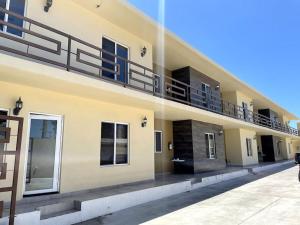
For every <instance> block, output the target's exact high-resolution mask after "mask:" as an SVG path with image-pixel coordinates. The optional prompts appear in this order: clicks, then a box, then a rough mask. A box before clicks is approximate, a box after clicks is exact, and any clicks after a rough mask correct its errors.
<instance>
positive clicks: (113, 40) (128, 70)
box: [101, 35, 130, 84]
mask: <svg viewBox="0 0 300 225" xmlns="http://www.w3.org/2000/svg"><path fill="white" fill-rule="evenodd" d="M103 38H106V39H107V40H110V41H112V42H114V43H115V53H114V54H115V55H117V48H116V46H117V45H120V46H122V47H124V48H127V50H128V52H127V53H128V58H127V60H128V61H129V60H130V48H129V46H127V45H125V44H122V43H120V42H119V41H117V40H115V39H113V38H111V37H109V36H107V35H102V37H101V49H103V48H102V47H103V43H102V40H103ZM101 58H102V52H101ZM115 63H117V57H115ZM101 64H102V60H101ZM127 64H128V66H127V84H129V72H130V63H127ZM101 76H102V75H101ZM114 76H115V77H114V80H115V81H119V80H118V79H116V74H115V75H114Z"/></svg>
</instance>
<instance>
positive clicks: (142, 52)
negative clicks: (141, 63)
mask: <svg viewBox="0 0 300 225" xmlns="http://www.w3.org/2000/svg"><path fill="white" fill-rule="evenodd" d="M146 54H147V48H146V47H145V46H144V47H143V48H142V49H141V56H142V57H144V56H145V55H146Z"/></svg>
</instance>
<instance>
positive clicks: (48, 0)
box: [44, 0, 53, 12]
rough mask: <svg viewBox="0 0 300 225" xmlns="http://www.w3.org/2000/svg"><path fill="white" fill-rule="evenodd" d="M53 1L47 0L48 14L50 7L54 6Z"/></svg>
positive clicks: (45, 8) (45, 9) (46, 8)
mask: <svg viewBox="0 0 300 225" xmlns="http://www.w3.org/2000/svg"><path fill="white" fill-rule="evenodd" d="M52 3H53V0H46V5H45V7H44V11H45V12H48V11H49V9H50V7H51V6H52Z"/></svg>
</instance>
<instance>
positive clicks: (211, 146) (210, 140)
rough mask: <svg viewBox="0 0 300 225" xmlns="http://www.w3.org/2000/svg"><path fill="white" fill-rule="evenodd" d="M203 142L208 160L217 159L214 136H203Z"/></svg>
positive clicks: (210, 134)
mask: <svg viewBox="0 0 300 225" xmlns="http://www.w3.org/2000/svg"><path fill="white" fill-rule="evenodd" d="M205 141H206V149H207V155H208V158H210V159H215V158H216V157H217V154H216V138H215V134H212V133H208V134H205Z"/></svg>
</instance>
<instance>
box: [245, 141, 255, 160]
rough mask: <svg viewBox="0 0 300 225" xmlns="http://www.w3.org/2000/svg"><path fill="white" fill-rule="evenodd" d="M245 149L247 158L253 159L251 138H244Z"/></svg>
mask: <svg viewBox="0 0 300 225" xmlns="http://www.w3.org/2000/svg"><path fill="white" fill-rule="evenodd" d="M246 148H247V156H248V157H253V145H252V138H246Z"/></svg>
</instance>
